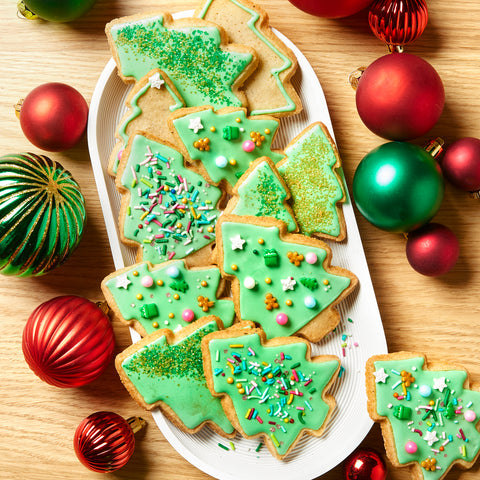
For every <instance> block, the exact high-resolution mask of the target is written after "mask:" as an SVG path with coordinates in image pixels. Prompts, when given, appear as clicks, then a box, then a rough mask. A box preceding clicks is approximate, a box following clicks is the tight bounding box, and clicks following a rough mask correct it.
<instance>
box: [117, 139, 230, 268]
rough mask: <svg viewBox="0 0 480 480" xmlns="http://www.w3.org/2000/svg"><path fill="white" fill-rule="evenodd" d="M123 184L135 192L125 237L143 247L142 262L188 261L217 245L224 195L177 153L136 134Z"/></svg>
mask: <svg viewBox="0 0 480 480" xmlns="http://www.w3.org/2000/svg"><path fill="white" fill-rule="evenodd" d="M121 182H122V185H123V186H124V187H125V188H127V189H128V190H129V191H130V199H129V202H128V205H127V206H125V205H124V206H122V208H124V209H126V215H125V221H124V225H123V235H124V236H125V237H126V238H128V239H129V240H132V241H134V242H137V243H139V244H140V245H141V248H142V260H148V261H149V262H151V263H154V264H157V263H161V262H164V261H166V260H170V259H171V258H172V257H173V256H175V257H176V258H184V257H186V256H187V255H190V254H191V253H193V252H194V251H196V250H199V249H200V248H202V247H204V246H206V245H208V244H210V243H212V242H213V241H214V240H215V223H216V221H217V217H218V216H219V215H220V211H219V210H218V209H217V203H218V201H219V200H220V198H221V196H222V192H221V191H220V189H219V188H217V187H215V186H212V185H210V184H209V183H207V182H206V181H205V179H204V178H203V177H202V176H201V175H199V174H198V173H195V172H193V171H192V170H189V169H188V168H185V167H184V164H183V156H182V155H181V154H180V153H179V152H177V151H176V150H175V149H173V148H171V147H168V146H166V145H164V144H162V143H158V142H155V141H153V140H149V139H148V138H145V137H144V136H142V135H135V137H134V138H133V140H132V144H131V150H130V154H129V156H128V160H127V164H126V167H125V169H124V171H123V174H122V178H121Z"/></svg>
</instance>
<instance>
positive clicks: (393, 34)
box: [368, 0, 428, 49]
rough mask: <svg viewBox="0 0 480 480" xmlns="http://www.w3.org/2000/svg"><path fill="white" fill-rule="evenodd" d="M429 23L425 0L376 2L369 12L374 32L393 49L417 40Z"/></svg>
mask: <svg viewBox="0 0 480 480" xmlns="http://www.w3.org/2000/svg"><path fill="white" fill-rule="evenodd" d="M427 22H428V10H427V4H426V3H425V0H376V1H374V2H373V3H372V4H371V5H370V8H369V10H368V23H369V25H370V28H371V29H372V32H373V33H374V35H375V36H376V37H377V38H379V39H380V40H382V42H385V43H386V44H387V45H389V46H390V48H391V49H393V48H395V47H398V46H403V45H407V44H409V43H411V42H413V41H414V40H416V39H417V38H418V37H419V36H420V35H421V34H422V33H423V31H424V30H425V27H426V26H427Z"/></svg>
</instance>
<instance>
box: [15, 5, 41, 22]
mask: <svg viewBox="0 0 480 480" xmlns="http://www.w3.org/2000/svg"><path fill="white" fill-rule="evenodd" d="M17 16H18V17H19V18H21V19H25V20H36V19H37V18H40V17H39V16H38V15H37V14H36V13H33V12H32V11H31V10H30V9H29V8H28V7H27V6H26V5H25V2H24V1H23V0H20V1H19V2H18V3H17Z"/></svg>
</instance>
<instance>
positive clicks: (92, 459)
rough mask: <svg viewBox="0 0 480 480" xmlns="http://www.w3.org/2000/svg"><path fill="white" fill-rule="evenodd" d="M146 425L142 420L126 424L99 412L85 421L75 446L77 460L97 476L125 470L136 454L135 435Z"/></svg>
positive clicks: (77, 434) (107, 413) (128, 421)
mask: <svg viewBox="0 0 480 480" xmlns="http://www.w3.org/2000/svg"><path fill="white" fill-rule="evenodd" d="M145 424H146V422H145V420H143V419H142V418H140V417H132V418H129V419H128V420H125V419H124V418H122V417H121V416H120V415H117V414H116V413H113V412H97V413H93V414H92V415H89V416H88V417H87V418H85V419H84V420H82V422H81V423H80V425H79V426H78V427H77V429H76V430H75V435H74V437H73V446H74V448H75V453H76V454H77V457H78V459H79V460H80V461H81V462H82V463H83V464H84V465H85V466H86V467H88V468H89V469H90V470H93V471H94V472H101V473H108V472H113V471H115V470H118V469H119V468H122V467H123V466H124V465H125V464H126V463H127V462H128V461H129V460H130V457H131V456H132V455H133V452H134V450H135V436H134V433H135V432H137V431H138V430H140V429H141V428H142V427H143V426H144V425H145Z"/></svg>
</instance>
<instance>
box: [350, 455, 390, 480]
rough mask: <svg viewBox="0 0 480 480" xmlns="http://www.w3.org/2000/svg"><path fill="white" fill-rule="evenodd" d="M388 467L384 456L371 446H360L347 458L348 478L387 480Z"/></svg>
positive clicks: (355, 479) (351, 479)
mask: <svg viewBox="0 0 480 480" xmlns="http://www.w3.org/2000/svg"><path fill="white" fill-rule="evenodd" d="M385 478H387V467H386V466H385V462H384V461H383V459H382V457H381V456H380V455H379V454H378V453H377V452H376V451H375V450H372V449H370V448H359V449H357V450H355V451H354V452H353V453H352V454H351V455H350V456H349V457H348V458H347V460H345V479H346V480H385Z"/></svg>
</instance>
